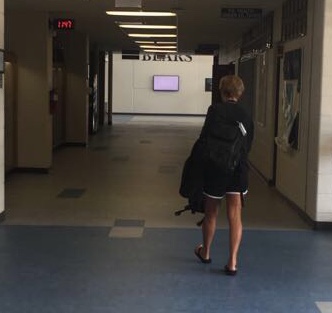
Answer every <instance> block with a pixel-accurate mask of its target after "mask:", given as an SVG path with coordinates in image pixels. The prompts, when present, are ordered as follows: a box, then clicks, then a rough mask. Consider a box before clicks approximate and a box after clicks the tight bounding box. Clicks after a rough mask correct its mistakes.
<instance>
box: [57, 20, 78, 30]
mask: <svg viewBox="0 0 332 313" xmlns="http://www.w3.org/2000/svg"><path fill="white" fill-rule="evenodd" d="M53 27H54V29H64V30H66V29H74V27H75V21H74V19H72V18H57V19H55V20H53Z"/></svg>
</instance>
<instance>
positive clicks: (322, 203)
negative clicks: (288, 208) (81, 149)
mask: <svg viewBox="0 0 332 313" xmlns="http://www.w3.org/2000/svg"><path fill="white" fill-rule="evenodd" d="M310 3H311V5H312V7H313V10H312V12H314V16H313V54H312V75H311V77H312V81H311V82H312V84H311V99H310V100H311V103H312V106H311V110H310V116H311V122H310V125H309V127H310V137H309V141H310V143H309V145H310V150H309V157H308V160H309V167H308V208H309V213H310V215H311V217H312V218H313V219H314V220H316V221H321V222H326V221H329V222H331V221H332V105H331V104H332V89H331V84H332V63H331V51H332V42H331V36H332V19H331V17H332V3H331V1H324V0H322V1H314V0H311V2H310Z"/></svg>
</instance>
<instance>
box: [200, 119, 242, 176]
mask: <svg viewBox="0 0 332 313" xmlns="http://www.w3.org/2000/svg"><path fill="white" fill-rule="evenodd" d="M205 141H206V146H205V148H206V149H205V156H206V158H207V159H208V160H211V161H212V162H213V163H214V164H215V165H216V166H217V167H218V168H220V169H221V170H222V171H223V172H225V173H232V172H233V171H234V170H235V169H236V168H237V166H238V165H239V162H240V160H241V157H242V156H243V155H244V154H245V152H246V146H247V131H246V129H245V127H244V125H243V124H242V123H241V122H238V121H230V120H227V119H225V118H221V117H218V120H216V121H215V122H214V123H213V125H211V127H210V129H209V131H208V133H207V135H206V137H205Z"/></svg>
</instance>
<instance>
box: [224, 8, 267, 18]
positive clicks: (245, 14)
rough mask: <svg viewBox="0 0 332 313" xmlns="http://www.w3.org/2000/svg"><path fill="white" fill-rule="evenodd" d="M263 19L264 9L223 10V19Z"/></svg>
mask: <svg viewBox="0 0 332 313" xmlns="http://www.w3.org/2000/svg"><path fill="white" fill-rule="evenodd" d="M261 17H262V9H251V8H222V9H221V18H233V19H256V18H261Z"/></svg>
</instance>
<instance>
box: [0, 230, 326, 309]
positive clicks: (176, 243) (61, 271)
mask: <svg viewBox="0 0 332 313" xmlns="http://www.w3.org/2000/svg"><path fill="white" fill-rule="evenodd" d="M129 227H130V226H129ZM109 232H110V229H109V228H106V227H43V226H33V227H32V226H2V227H0V277H1V279H0V281H1V283H0V312H6V313H16V312H20V313H21V312H24V313H30V312H31V313H36V312H43V313H51V312H54V313H71V312H75V313H76V312H81V313H88V312H89V313H90V312H94V313H104V312H105V313H106V312H118V313H127V312H138V313H147V312H162V313H163V312H165V313H166V312H167V313H169V312H173V313H178V312H179V313H180V312H191V313H196V312H197V313H201V312H224V313H228V312H232V313H233V312H243V313H246V312H248V313H249V312H250V313H253V312H271V313H272V312H276V313H280V312H303V313H304V312H305V313H309V312H310V313H318V312H321V311H319V309H318V307H317V305H316V304H315V303H316V302H332V292H331V291H332V271H331V262H332V233H329V232H314V231H262V230H247V231H245V232H244V237H243V244H242V247H241V252H240V264H239V273H238V275H237V276H236V277H229V276H225V275H224V274H223V272H222V270H221V268H222V267H223V265H224V264H225V262H226V258H227V240H228V239H227V231H226V230H221V229H220V230H218V231H217V233H216V238H215V241H214V244H213V252H212V256H211V257H212V260H213V261H212V263H211V264H210V265H205V264H201V263H200V262H199V261H198V260H197V259H196V257H195V255H194V254H193V249H194V246H195V245H196V244H197V243H199V242H200V230H199V229H155V228H145V229H144V233H143V236H142V237H141V238H136V239H132V238H131V239H125V238H110V237H109Z"/></svg>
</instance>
